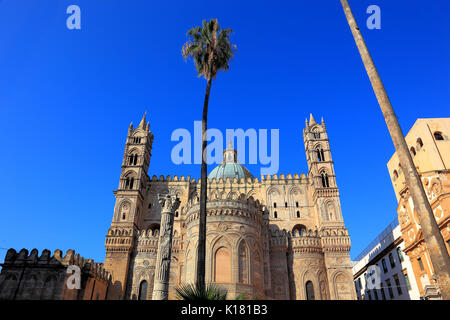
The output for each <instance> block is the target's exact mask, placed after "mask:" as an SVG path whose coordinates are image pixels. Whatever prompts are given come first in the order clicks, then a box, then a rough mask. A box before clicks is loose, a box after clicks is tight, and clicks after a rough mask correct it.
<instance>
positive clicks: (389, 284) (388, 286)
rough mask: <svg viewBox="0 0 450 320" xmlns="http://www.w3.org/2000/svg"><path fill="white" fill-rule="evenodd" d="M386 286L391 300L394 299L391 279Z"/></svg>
mask: <svg viewBox="0 0 450 320" xmlns="http://www.w3.org/2000/svg"><path fill="white" fill-rule="evenodd" d="M386 286H387V288H388V293H389V299H392V298H393V297H394V291H392V285H391V280H389V279H387V280H386Z"/></svg>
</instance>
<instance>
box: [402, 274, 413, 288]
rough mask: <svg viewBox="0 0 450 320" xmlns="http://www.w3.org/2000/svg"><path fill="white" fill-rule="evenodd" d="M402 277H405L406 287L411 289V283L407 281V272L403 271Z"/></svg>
mask: <svg viewBox="0 0 450 320" xmlns="http://www.w3.org/2000/svg"><path fill="white" fill-rule="evenodd" d="M403 278H405V283H406V288H407V289H408V290H411V283H410V282H409V277H408V272H406V271H405V272H404V273H403Z"/></svg>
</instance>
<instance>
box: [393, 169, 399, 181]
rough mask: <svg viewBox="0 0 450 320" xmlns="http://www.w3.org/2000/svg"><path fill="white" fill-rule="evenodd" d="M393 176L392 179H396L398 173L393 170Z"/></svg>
mask: <svg viewBox="0 0 450 320" xmlns="http://www.w3.org/2000/svg"><path fill="white" fill-rule="evenodd" d="M393 175H394V179H397V178H398V172H397V170H394V172H393Z"/></svg>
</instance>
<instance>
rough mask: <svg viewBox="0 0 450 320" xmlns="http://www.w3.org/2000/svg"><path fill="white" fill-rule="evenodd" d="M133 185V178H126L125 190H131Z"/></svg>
mask: <svg viewBox="0 0 450 320" xmlns="http://www.w3.org/2000/svg"><path fill="white" fill-rule="evenodd" d="M133 184H134V178H133V177H131V178H130V177H127V179H126V180H125V189H133Z"/></svg>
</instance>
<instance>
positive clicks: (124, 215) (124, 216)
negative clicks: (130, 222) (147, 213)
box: [122, 212, 127, 220]
mask: <svg viewBox="0 0 450 320" xmlns="http://www.w3.org/2000/svg"><path fill="white" fill-rule="evenodd" d="M126 217H127V216H126V214H125V212H124V213H122V220H125V218H126Z"/></svg>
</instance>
